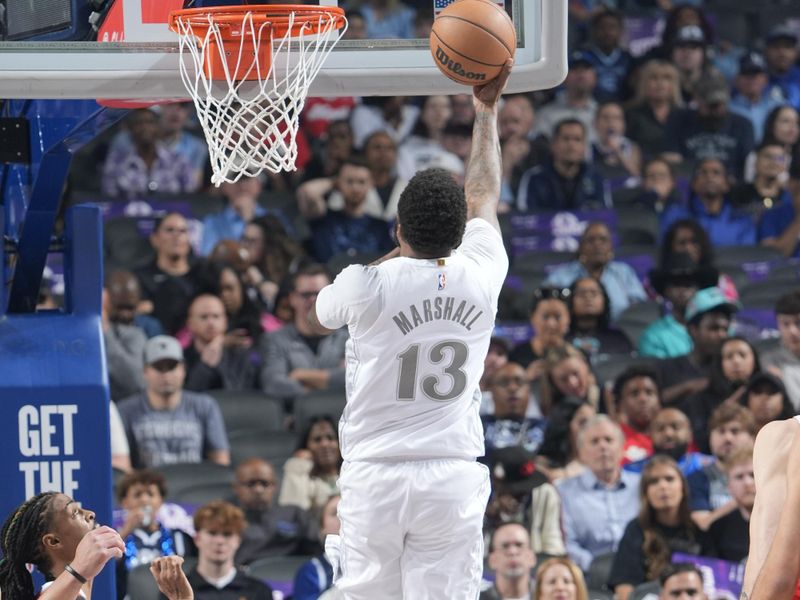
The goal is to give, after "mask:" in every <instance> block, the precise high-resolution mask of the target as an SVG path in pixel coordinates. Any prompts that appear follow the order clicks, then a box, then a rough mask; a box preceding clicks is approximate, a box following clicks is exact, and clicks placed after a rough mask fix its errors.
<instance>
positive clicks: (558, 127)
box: [551, 117, 587, 140]
mask: <svg viewBox="0 0 800 600" xmlns="http://www.w3.org/2000/svg"><path fill="white" fill-rule="evenodd" d="M569 125H578V126H579V127H580V128H581V131H583V137H586V135H587V132H586V125H585V124H584V123H583V121H580V120H579V119H575V118H573V117H569V118H566V119H561V120H560V121H559V122H558V123H556V126H555V127H553V137H552V138H551V139H553V140H554V139H556V138H557V137H558V136H559V135H560V134H561V130H562V129H564V127H567V126H569Z"/></svg>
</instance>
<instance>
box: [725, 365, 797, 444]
mask: <svg viewBox="0 0 800 600" xmlns="http://www.w3.org/2000/svg"><path fill="white" fill-rule="evenodd" d="M739 403H740V404H741V405H742V406H745V407H747V408H748V409H749V410H750V412H751V413H753V418H754V419H755V421H756V431H760V430H761V428H762V427H764V425H766V424H767V423H771V422H772V421H782V420H784V419H789V418H791V417H792V416H793V415H794V414H796V412H797V411H796V410H795V408H794V406H793V405H792V401H791V400H790V399H789V395H788V394H787V393H786V388H785V387H784V386H783V382H782V381H781V380H780V379H779V378H778V377H776V376H775V375H773V374H772V373H769V372H764V373H756V374H755V375H754V376H753V378H752V379H751V380H750V381H749V383H748V384H747V387H746V388H745V390H744V394H743V395H742V397H741V398H740V399H739Z"/></svg>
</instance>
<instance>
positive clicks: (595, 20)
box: [589, 8, 624, 28]
mask: <svg viewBox="0 0 800 600" xmlns="http://www.w3.org/2000/svg"><path fill="white" fill-rule="evenodd" d="M603 19H614V20H615V21H617V22H618V23H619V24H620V25H622V24H623V22H624V21H623V18H622V13H621V12H620V11H618V10H614V9H613V8H604V9H602V10H600V11H599V12H596V13H595V14H593V15H592V18H591V20H590V21H589V26H590V27H592V28H594V27H597V26H598V25H599V24H600V21H602V20H603Z"/></svg>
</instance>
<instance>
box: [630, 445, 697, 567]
mask: <svg viewBox="0 0 800 600" xmlns="http://www.w3.org/2000/svg"><path fill="white" fill-rule="evenodd" d="M663 466H666V467H670V468H672V469H673V470H674V471H675V473H676V474H677V476H678V477H680V480H681V483H682V486H683V493H682V494H681V502H680V506H679V507H678V519H679V525H678V527H680V528H681V529H682V530H683V531H682V533H683V534H684V535H685V536H686V539H688V540H689V541H690V542H693V541H694V540H695V537H696V536H695V534H696V530H695V526H694V523H693V522H692V513H691V511H690V510H689V484H688V483H687V482H686V477H684V475H683V473H682V472H681V468H680V467H679V466H678V463H676V462H675V461H674V460H673V459H672V458H670V457H669V456H666V455H664V454H656V455H655V456H653V458H651V459H650V462H648V463H647V464H646V465H645V467H644V470H643V471H642V479H641V481H640V484H639V506H640V508H639V516H638V517H637V519H638V520H639V525H640V526H641V527H642V531H643V532H644V541H643V543H642V555H643V556H642V558H643V560H644V563H645V564H646V569H647V572H646V577H645V579H646V580H648V581H650V580H653V579H656V578H657V577H658V575H659V574H660V573H661V571H663V570H664V568H665V567H666V566H667V565H668V564H669V559H670V554H671V550H670V547H669V542H668V541H667V539H666V538H665V537H664V534H663V533H662V532H661V524H660V523H659V522H658V517H657V515H656V511H655V509H654V508H653V507H652V506H651V505H650V503H649V502H648V501H647V489H648V488H649V487H650V485H651V481H650V473H651V472H652V471H653V470H655V469H656V468H657V467H663Z"/></svg>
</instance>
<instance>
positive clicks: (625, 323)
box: [616, 302, 661, 346]
mask: <svg viewBox="0 0 800 600" xmlns="http://www.w3.org/2000/svg"><path fill="white" fill-rule="evenodd" d="M660 318H661V305H660V304H659V303H658V302H637V303H636V304H631V305H630V306H629V307H628V308H626V309H625V310H624V311H622V314H621V315H620V316H619V317H618V318H617V322H616V325H617V327H619V328H620V329H621V330H622V331H624V332H625V335H627V336H628V339H629V340H630V341H631V343H632V344H633V345H634V346H636V345H637V344H638V343H639V337H640V336H641V335H642V332H643V331H644V330H645V329H646V328H647V326H648V325H650V324H651V323H652V322H653V321H657V320H658V319H660Z"/></svg>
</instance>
